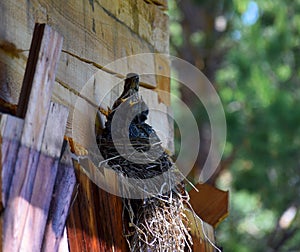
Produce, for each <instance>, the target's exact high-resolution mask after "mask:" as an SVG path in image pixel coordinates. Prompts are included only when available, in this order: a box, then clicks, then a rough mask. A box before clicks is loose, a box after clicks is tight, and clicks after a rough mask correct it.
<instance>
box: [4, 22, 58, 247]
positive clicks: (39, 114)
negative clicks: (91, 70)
mask: <svg viewBox="0 0 300 252" xmlns="http://www.w3.org/2000/svg"><path fill="white" fill-rule="evenodd" d="M41 33H42V35H41ZM34 35H35V36H37V37H38V38H34V39H33V40H32V44H31V51H32V50H34V51H36V52H35V53H33V52H31V53H30V55H29V58H28V63H27V65H32V66H28V67H27V68H26V71H30V73H25V76H30V74H32V73H31V71H32V70H31V69H34V76H33V77H32V78H29V77H28V78H25V79H24V83H23V85H24V87H23V88H29V89H30V88H31V90H30V94H29V95H27V91H26V92H25V91H22V92H21V93H22V95H24V97H21V98H20V103H21V104H23V106H25V107H27V111H26V113H24V111H18V114H19V115H20V116H24V115H26V116H25V121H24V128H23V133H22V136H21V147H20V149H19V152H18V156H17V162H16V165H15V173H14V177H13V179H12V184H11V189H10V193H9V198H8V201H7V208H6V210H5V213H4V224H3V227H4V230H5V232H4V238H3V241H4V244H3V249H4V250H5V251H19V250H20V249H21V241H22V236H23V231H24V227H25V223H26V216H27V214H28V209H29V204H30V199H31V196H32V191H33V185H34V178H35V174H36V169H37V166H38V161H39V157H40V150H41V146H42V140H43V137H44V132H45V125H46V118H47V116H48V110H49V105H50V99H51V94H52V89H53V83H54V79H55V71H56V66H57V62H58V59H59V54H60V51H61V47H62V37H61V36H60V35H59V34H58V33H57V32H55V31H53V30H52V29H51V28H50V27H49V26H47V25H36V27H35V33H34ZM39 40H41V42H40V46H37V47H36V44H34V43H37V44H39V43H38V42H37V41H39ZM37 55H38V56H37ZM36 57H37V60H36ZM30 82H31V83H30ZM26 104H27V105H26ZM31 239H32V237H31ZM28 248H29V247H28ZM24 251H26V250H24ZM28 251H31V250H30V248H29V250H28Z"/></svg>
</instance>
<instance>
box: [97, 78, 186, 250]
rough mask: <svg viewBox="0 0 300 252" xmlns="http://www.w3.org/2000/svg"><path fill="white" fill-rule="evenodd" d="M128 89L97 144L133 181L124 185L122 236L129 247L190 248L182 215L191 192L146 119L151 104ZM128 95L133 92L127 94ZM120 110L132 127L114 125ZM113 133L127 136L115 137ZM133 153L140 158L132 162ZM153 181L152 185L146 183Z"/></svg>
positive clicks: (110, 116)
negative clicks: (136, 193) (136, 195)
mask: <svg viewBox="0 0 300 252" xmlns="http://www.w3.org/2000/svg"><path fill="white" fill-rule="evenodd" d="M125 88H126V81H125ZM125 88H124V92H123V94H122V95H121V97H120V98H119V99H118V100H117V101H116V102H115V104H114V107H113V109H112V110H111V111H110V114H109V115H108V116H107V122H106V124H105V128H104V130H103V132H102V134H101V135H98V136H97V143H98V146H99V149H100V151H101V153H102V155H103V157H104V158H105V159H106V161H107V164H108V165H109V166H110V167H111V168H112V169H114V170H115V171H117V173H118V174H119V176H120V177H123V178H129V179H133V180H134V184H132V185H129V186H128V185H126V186H124V185H125V184H122V185H120V186H121V187H123V191H124V195H125V197H124V199H123V202H124V214H123V216H124V218H123V219H124V220H123V221H124V225H123V226H124V236H125V237H126V239H127V241H128V244H129V247H130V251H186V249H188V250H189V251H191V246H192V239H191V236H190V234H189V232H188V227H187V226H188V225H187V224H188V220H187V217H186V216H185V214H184V209H185V203H186V202H187V201H188V194H187V193H186V192H185V189H184V185H183V184H182V183H179V184H178V181H181V180H182V177H181V174H180V172H179V171H178V169H177V168H176V167H175V166H174V164H173V162H172V160H171V158H170V157H169V155H168V154H167V153H166V152H165V151H164V149H163V148H162V146H161V141H160V139H159V137H158V136H157V134H156V132H155V130H154V129H153V128H152V127H151V126H150V125H148V124H147V123H145V121H146V119H147V115H148V107H147V105H146V104H145V103H144V101H143V100H142V99H140V98H139V97H138V93H137V92H134V90H133V91H132V90H129V91H128V90H127V91H126V90H125ZM128 93H130V96H125V95H124V94H128ZM121 105H122V106H121ZM118 109H121V115H122V116H121V119H120V120H122V121H121V122H119V123H120V125H128V127H113V120H114V119H115V120H117V119H116V113H117V110H118ZM132 115H133V116H132ZM114 123H117V125H118V122H116V121H115V122H114ZM113 130H115V131H117V132H113ZM113 133H117V135H118V136H124V139H123V138H122V137H118V138H117V139H113ZM128 139H129V143H128V142H126V140H128ZM129 145H130V146H129ZM129 147H130V148H129ZM128 150H130V151H128ZM132 156H136V157H135V158H134V160H132V158H131V157H132ZM149 180H150V181H151V183H150V184H149V183H148V184H147V183H146V181H149ZM133 190H140V191H142V192H143V193H144V195H145V197H144V198H143V199H131V198H132V197H131V195H132V193H133ZM126 196H127V197H126Z"/></svg>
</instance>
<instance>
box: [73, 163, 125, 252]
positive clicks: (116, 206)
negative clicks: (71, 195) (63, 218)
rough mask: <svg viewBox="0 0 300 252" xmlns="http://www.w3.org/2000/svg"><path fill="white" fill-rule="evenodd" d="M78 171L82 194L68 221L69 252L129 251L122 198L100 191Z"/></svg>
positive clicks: (79, 193) (78, 196)
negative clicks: (124, 227) (124, 235)
mask: <svg viewBox="0 0 300 252" xmlns="http://www.w3.org/2000/svg"><path fill="white" fill-rule="evenodd" d="M79 169H80V168H79V165H77V169H76V170H77V171H76V175H77V180H78V183H79V192H78V195H77V199H76V202H75V204H74V206H73V207H72V209H71V214H70V217H69V219H68V238H69V243H70V251H72V252H73V251H76V252H77V251H78V252H79V251H99V252H123V251H128V246H127V243H126V240H125V238H124V237H123V223H122V211H123V205H122V200H121V198H119V197H117V196H115V195H112V194H109V193H107V192H105V191H104V190H102V189H100V188H98V187H97V186H96V185H95V184H93V183H92V182H91V181H90V180H89V178H88V177H87V176H86V175H85V174H84V173H82V172H80V170H79Z"/></svg>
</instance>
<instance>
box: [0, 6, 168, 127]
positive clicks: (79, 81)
mask: <svg viewBox="0 0 300 252" xmlns="http://www.w3.org/2000/svg"><path fill="white" fill-rule="evenodd" d="M166 8H167V6H166V1H165V0H157V1H143V0H127V1H122V0H112V1H111V0H98V1H97V0H95V1H94V0H89V1H88V0H66V1H60V0H29V1H28V0H27V1H25V0H3V1H1V2H0V23H1V27H0V83H1V86H0V98H2V99H4V100H6V101H8V102H11V103H17V102H18V97H19V92H20V88H21V82H22V79H23V74H24V69H25V64H26V60H27V56H28V49H29V46H30V41H31V36H32V32H33V27H34V23H35V22H40V23H41V22H42V23H43V22H45V23H48V24H50V25H51V26H52V27H54V28H55V29H56V30H57V31H58V32H59V33H60V34H62V35H63V37H64V43H63V52H62V55H61V58H60V63H59V66H58V72H57V77H56V83H55V89H54V95H53V100H54V101H56V102H60V103H62V104H64V105H67V106H68V107H69V108H71V109H72V108H73V106H74V104H75V102H76V99H77V98H78V94H80V91H81V89H82V88H83V86H84V85H85V84H86V82H87V81H88V80H89V79H90V78H91V77H92V76H93V74H95V73H96V72H97V73H98V76H101V77H100V79H96V86H98V89H99V87H100V89H101V88H102V91H103V93H105V92H107V90H105V88H107V87H109V86H110V85H111V82H114V83H118V82H119V81H120V80H121V79H122V78H123V77H124V75H126V73H127V72H132V71H134V72H137V73H140V74H144V73H149V72H150V73H151V72H153V73H154V72H158V71H159V72H160V73H168V63H167V62H166V60H165V59H163V58H162V57H150V60H149V57H148V58H145V59H143V58H140V59H138V60H135V61H134V62H132V61H131V60H130V59H128V60H125V64H126V65H127V67H125V68H124V67H123V69H122V71H123V72H118V71H120V69H107V68H106V67H105V66H106V65H107V64H109V63H111V62H113V61H115V60H117V59H120V58H123V57H126V56H130V55H135V54H139V53H154V52H159V53H168V50H169V45H168V43H169V42H168V41H169V40H168V38H169V34H168V16H167V15H166V14H165V10H166ZM103 76H104V77H103ZM157 78H161V77H157ZM157 78H156V77H155V76H142V77H141V81H142V82H143V85H144V86H145V87H147V88H151V89H154V88H159V89H161V88H163V89H167V90H168V88H169V85H168V80H164V81H163V82H160V84H159V85H160V86H159V87H158V86H157V85H158V84H157ZM105 80H108V81H110V82H105ZM163 99H164V103H168V100H167V99H166V98H162V99H160V101H161V100H163ZM71 114H72V113H70V115H71ZM70 123H71V118H69V124H68V125H69V126H70V125H71V124H70ZM165 128H166V130H167V128H168V125H165Z"/></svg>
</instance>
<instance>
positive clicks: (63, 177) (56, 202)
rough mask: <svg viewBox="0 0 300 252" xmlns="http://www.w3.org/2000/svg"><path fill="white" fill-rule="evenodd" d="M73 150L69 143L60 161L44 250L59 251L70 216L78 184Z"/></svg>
mask: <svg viewBox="0 0 300 252" xmlns="http://www.w3.org/2000/svg"><path fill="white" fill-rule="evenodd" d="M70 154H71V152H70V149H69V146H68V145H67V147H66V149H65V151H64V153H63V155H62V158H61V160H60V163H59V165H58V172H57V177H56V182H55V187H54V191H53V198H52V201H51V205H50V210H49V216H48V220H47V227H46V231H45V236H44V241H43V248H42V250H43V251H49V252H52V251H57V250H58V248H60V247H61V245H60V242H61V239H62V235H63V232H64V228H65V223H66V220H67V217H68V213H69V212H68V211H69V207H70V204H71V201H72V193H73V189H74V186H75V184H76V178H75V173H74V168H73V163H72V159H71V156H70Z"/></svg>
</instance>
